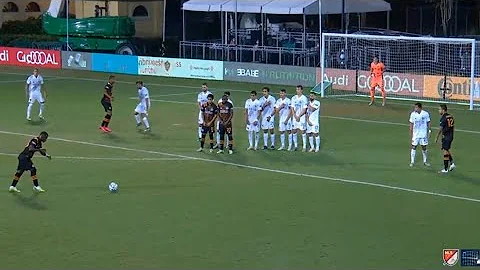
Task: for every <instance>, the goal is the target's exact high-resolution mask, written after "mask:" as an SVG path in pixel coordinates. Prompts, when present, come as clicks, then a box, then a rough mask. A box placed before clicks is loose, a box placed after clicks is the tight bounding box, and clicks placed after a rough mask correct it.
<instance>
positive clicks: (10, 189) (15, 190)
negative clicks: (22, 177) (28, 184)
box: [8, 186, 20, 193]
mask: <svg viewBox="0 0 480 270" xmlns="http://www.w3.org/2000/svg"><path fill="white" fill-rule="evenodd" d="M8 192H15V193H20V190H18V189H17V187H14V186H10V188H9V189H8Z"/></svg>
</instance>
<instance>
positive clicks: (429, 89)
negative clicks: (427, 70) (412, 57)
mask: <svg viewBox="0 0 480 270" xmlns="http://www.w3.org/2000/svg"><path fill="white" fill-rule="evenodd" d="M475 84H477V86H478V84H480V78H476V79H475ZM470 85H471V80H470V78H468V77H447V83H446V85H445V77H444V76H429V75H426V76H425V86H424V88H425V91H424V94H423V96H424V97H428V98H434V99H443V89H444V88H446V89H447V90H446V93H445V97H446V98H447V99H454V100H465V101H469V100H470ZM445 86H446V87H445ZM477 89H478V87H475V90H476V91H475V92H474V100H476V101H479V100H480V93H478V91H480V89H478V90H477Z"/></svg>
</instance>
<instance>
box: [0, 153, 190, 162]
mask: <svg viewBox="0 0 480 270" xmlns="http://www.w3.org/2000/svg"><path fill="white" fill-rule="evenodd" d="M0 156H10V157H16V156H18V154H12V153H0ZM55 159H66V160H86V161H95V160H108V161H183V160H192V159H191V158H176V157H165V158H112V157H77V156H52V160H55Z"/></svg>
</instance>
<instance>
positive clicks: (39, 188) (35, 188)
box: [33, 186, 46, 192]
mask: <svg viewBox="0 0 480 270" xmlns="http://www.w3.org/2000/svg"><path fill="white" fill-rule="evenodd" d="M33 191H36V192H45V191H46V190H44V189H43V188H41V187H40V186H38V187H35V186H34V187H33Z"/></svg>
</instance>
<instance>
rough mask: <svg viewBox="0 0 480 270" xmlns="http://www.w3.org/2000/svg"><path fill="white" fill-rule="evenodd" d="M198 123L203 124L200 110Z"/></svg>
mask: <svg viewBox="0 0 480 270" xmlns="http://www.w3.org/2000/svg"><path fill="white" fill-rule="evenodd" d="M198 124H199V125H201V124H203V117H202V112H198Z"/></svg>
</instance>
